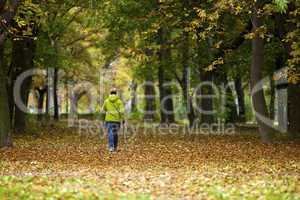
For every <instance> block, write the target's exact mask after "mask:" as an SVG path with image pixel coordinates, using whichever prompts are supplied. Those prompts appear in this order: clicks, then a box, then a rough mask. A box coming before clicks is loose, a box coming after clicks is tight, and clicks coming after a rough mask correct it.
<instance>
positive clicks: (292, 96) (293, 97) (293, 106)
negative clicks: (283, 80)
mask: <svg viewBox="0 0 300 200" xmlns="http://www.w3.org/2000/svg"><path fill="white" fill-rule="evenodd" d="M299 96H300V84H299V83H298V84H290V85H289V87H288V120H289V123H288V124H289V125H288V131H289V133H290V134H291V135H292V136H297V137H299V136H300V103H299Z"/></svg>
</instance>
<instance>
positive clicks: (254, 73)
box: [251, 3, 272, 143]
mask: <svg viewBox="0 0 300 200" xmlns="http://www.w3.org/2000/svg"><path fill="white" fill-rule="evenodd" d="M257 5H258V3H257ZM256 9H257V10H258V6H256ZM256 12H257V11H256ZM252 23H253V32H254V33H255V37H254V39H253V40H252V65H251V91H252V102H253V107H254V111H255V116H256V120H257V123H258V126H259V132H260V134H261V139H262V141H263V142H265V143H269V142H271V139H272V137H271V133H272V129H271V127H269V126H268V125H267V124H266V121H264V120H263V119H262V118H261V117H265V118H268V116H269V114H268V110H267V105H266V99H265V96H264V91H263V87H262V85H261V86H259V85H258V84H259V83H260V81H261V80H262V71H263V61H264V41H263V39H262V38H261V37H260V36H259V34H258V33H257V30H258V28H260V26H261V19H260V18H259V17H258V14H257V13H254V15H253V19H252ZM256 87H258V91H254V90H255V88H256Z"/></svg>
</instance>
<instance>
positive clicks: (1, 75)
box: [0, 46, 12, 148]
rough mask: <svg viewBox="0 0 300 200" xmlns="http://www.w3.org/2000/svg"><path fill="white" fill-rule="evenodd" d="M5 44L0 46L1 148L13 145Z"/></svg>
mask: <svg viewBox="0 0 300 200" xmlns="http://www.w3.org/2000/svg"><path fill="white" fill-rule="evenodd" d="M2 47H3V46H0V148H2V147H8V146H11V145H12V142H11V126H10V124H11V123H10V115H9V104H8V98H7V88H6V84H7V81H6V76H5V70H4V65H3V48H2Z"/></svg>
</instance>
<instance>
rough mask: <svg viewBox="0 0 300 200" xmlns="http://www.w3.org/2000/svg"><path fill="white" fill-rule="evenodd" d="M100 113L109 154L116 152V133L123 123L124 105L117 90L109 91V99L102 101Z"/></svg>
mask: <svg viewBox="0 0 300 200" xmlns="http://www.w3.org/2000/svg"><path fill="white" fill-rule="evenodd" d="M102 112H103V113H104V114H105V118H104V120H105V126H106V129H107V131H108V148H109V151H110V152H114V151H117V148H118V132H119V130H120V127H121V123H122V122H123V121H124V112H125V108H124V104H123V102H122V100H121V99H120V97H119V96H118V94H117V89H115V88H113V89H112V90H111V91H110V95H109V97H108V98H107V99H106V100H105V101H104V104H103V106H102Z"/></svg>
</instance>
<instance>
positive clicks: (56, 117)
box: [53, 68, 59, 121]
mask: <svg viewBox="0 0 300 200" xmlns="http://www.w3.org/2000/svg"><path fill="white" fill-rule="evenodd" d="M57 84H58V69H57V68H54V77H53V104H54V120H56V121H58V120H59V105H58V94H57V92H58V87H57Z"/></svg>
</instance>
